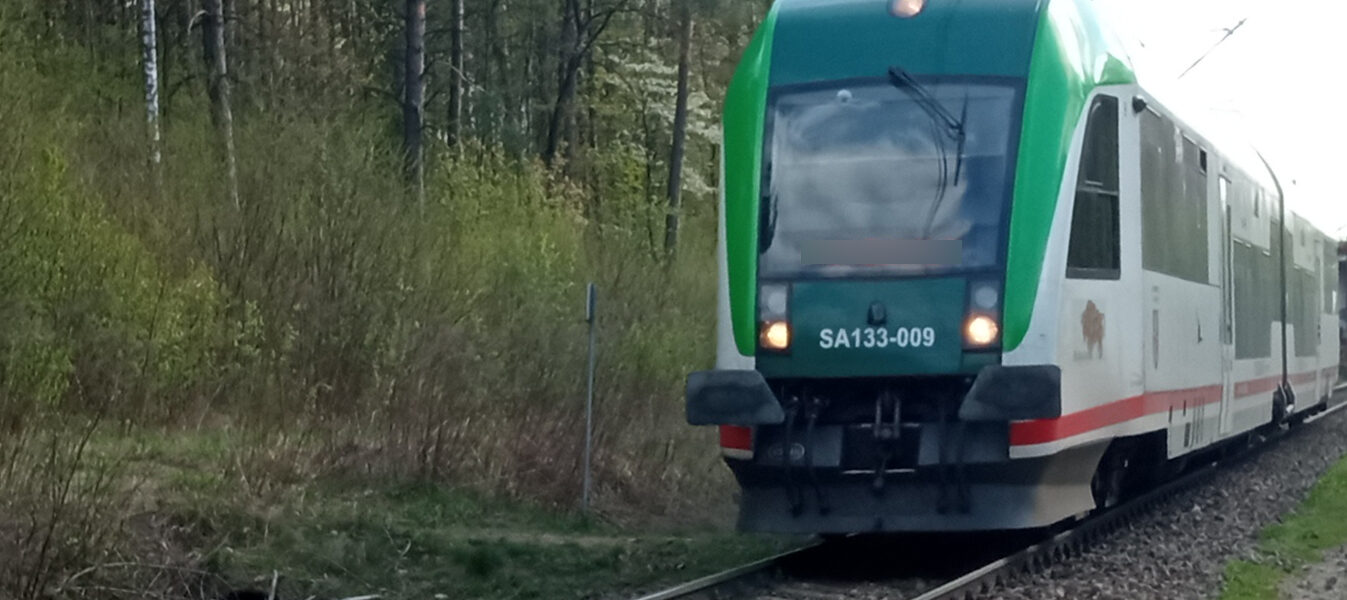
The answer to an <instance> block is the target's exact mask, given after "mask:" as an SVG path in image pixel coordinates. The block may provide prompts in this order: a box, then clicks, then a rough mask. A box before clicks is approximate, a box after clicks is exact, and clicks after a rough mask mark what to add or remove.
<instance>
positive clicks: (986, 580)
mask: <svg viewBox="0 0 1347 600" xmlns="http://www.w3.org/2000/svg"><path fill="white" fill-rule="evenodd" d="M1343 390H1347V385H1343V386H1339V387H1338V388H1337V389H1336V390H1335V393H1336V392H1340V391H1343ZM1343 408H1347V402H1344V403H1340V404H1337V405H1336V406H1331V407H1329V408H1326V409H1324V410H1322V411H1319V412H1318V413H1316V414H1314V415H1311V416H1309V417H1308V418H1306V419H1305V421H1304V422H1303V424H1305V425H1308V424H1310V423H1313V422H1315V421H1318V420H1319V419H1322V418H1324V417H1327V416H1329V415H1331V414H1333V413H1335V412H1337V411H1339V410H1341V409H1343ZM1299 430H1300V428H1298V427H1297V428H1294V429H1288V430H1285V431H1281V432H1279V433H1278V434H1277V435H1276V436H1275V437H1273V438H1271V439H1269V440H1267V442H1275V441H1280V440H1282V439H1283V438H1285V437H1286V436H1288V435H1291V434H1292V433H1296V432H1298V431H1299ZM1269 447H1270V445H1269V444H1268V443H1263V444H1259V445H1258V447H1257V448H1256V449H1257V450H1264V449H1267V448H1269ZM1251 456H1252V453H1250V452H1241V453H1239V454H1236V455H1234V456H1231V457H1226V458H1222V459H1217V460H1213V461H1211V462H1210V463H1208V464H1207V465H1206V466H1204V467H1202V468H1200V469H1198V470H1196V471H1193V472H1192V473H1189V474H1187V475H1183V476H1181V477H1179V478H1178V479H1175V480H1173V481H1170V482H1167V483H1165V484H1163V485H1161V486H1160V487H1157V488H1155V489H1154V490H1151V491H1149V492H1146V493H1145V494H1142V495H1141V496H1138V497H1137V498H1134V499H1132V500H1129V501H1128V502H1125V503H1123V504H1122V505H1119V506H1117V507H1115V508H1113V509H1111V510H1109V511H1107V512H1104V513H1102V514H1100V515H1098V516H1095V517H1091V518H1088V519H1086V520H1084V521H1081V522H1080V523H1079V524H1078V525H1076V526H1075V527H1073V528H1071V529H1069V530H1067V531H1064V532H1062V533H1059V534H1057V535H1055V536H1053V537H1052V538H1051V539H1049V540H1046V541H1043V542H1039V543H1037V544H1034V545H1032V546H1029V547H1027V548H1024V549H1023V550H1020V551H1018V552H1016V553H1014V554H1011V555H1010V556H1007V557H1005V558H1001V559H998V560H995V561H992V562H990V563H988V564H986V565H983V566H982V567H979V568H977V569H975V570H973V571H970V572H969V573H967V574H966V575H963V576H960V577H958V578H957V579H954V580H952V581H950V582H948V583H946V584H944V585H941V586H939V587H936V588H934V589H931V590H929V591H927V592H925V593H923V594H921V595H920V596H917V597H915V598H913V599H912V600H956V599H958V600H962V599H965V598H971V597H974V596H976V595H978V594H983V593H988V592H991V591H992V590H993V589H995V588H996V587H997V586H998V585H1001V584H1002V583H1004V582H1006V581H1008V580H1010V579H1011V578H1013V577H1015V576H1018V575H1020V574H1023V573H1026V572H1033V571H1038V570H1040V569H1041V568H1042V567H1044V566H1046V565H1048V564H1050V563H1051V562H1053V561H1055V560H1058V559H1062V558H1065V557H1069V556H1072V555H1075V554H1079V553H1081V552H1084V551H1085V550H1087V549H1088V547H1089V546H1090V545H1091V544H1092V543H1093V542H1094V541H1095V540H1096V539H1097V538H1098V536H1100V535H1103V534H1107V533H1109V532H1110V531H1113V530H1116V529H1117V528H1118V527H1121V526H1122V525H1124V524H1125V523H1126V522H1127V520H1128V519H1129V518H1131V517H1134V516H1136V515H1138V514H1140V513H1142V512H1143V511H1146V510H1148V509H1151V508H1153V507H1154V506H1155V505H1156V504H1159V503H1160V502H1163V501H1165V500H1167V499H1169V498H1171V497H1173V496H1174V495H1176V494H1178V493H1179V492H1182V491H1184V490H1185V489H1188V488H1191V487H1193V486H1195V485H1197V484H1199V483H1201V482H1203V481H1205V480H1206V479H1209V478H1211V477H1212V476H1214V475H1216V473H1218V472H1220V471H1221V468H1222V467H1225V466H1229V465H1231V464H1233V463H1235V462H1238V461H1240V460H1244V459H1246V458H1250V457H1251Z"/></svg>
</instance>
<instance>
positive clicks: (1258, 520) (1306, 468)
mask: <svg viewBox="0 0 1347 600" xmlns="http://www.w3.org/2000/svg"><path fill="white" fill-rule="evenodd" d="M1344 454H1347V410H1344V411H1339V412H1337V413H1335V414H1332V415H1329V416H1328V417H1325V418H1324V419H1321V420H1319V421H1317V422H1315V423H1311V424H1309V425H1307V426H1305V427H1304V429H1303V430H1302V431H1298V432H1296V433H1295V434H1294V435H1292V436H1289V437H1288V438H1286V439H1283V440H1281V441H1280V442H1279V443H1277V444H1275V445H1274V446H1273V447H1271V448H1267V449H1265V450H1263V451H1261V452H1259V453H1258V454H1257V455H1256V456H1254V457H1253V458H1251V459H1249V460H1247V461H1244V462H1242V463H1239V464H1236V465H1233V466H1230V467H1227V468H1224V469H1222V471H1221V472H1220V473H1217V474H1216V475H1215V476H1214V477H1212V478H1211V479H1210V480H1208V481H1207V482H1206V483H1204V484H1202V485H1199V486H1198V487H1197V488H1195V489H1193V490H1190V491H1187V492H1184V493H1182V494H1179V495H1178V496H1176V497H1175V498H1173V499H1171V500H1169V501H1167V502H1164V503H1163V504H1161V505H1159V506H1157V507H1155V508H1154V509H1152V510H1150V511H1147V512H1146V513H1145V514H1143V515H1140V516H1138V517H1136V518H1135V519H1133V520H1132V521H1131V522H1130V523H1129V524H1128V525H1127V526H1125V527H1123V528H1122V529H1120V530H1118V531H1117V532H1115V533H1114V534H1113V535H1112V536H1110V537H1109V538H1108V539H1107V540H1106V541H1102V542H1100V543H1098V544H1096V545H1095V546H1093V547H1092V548H1091V549H1090V550H1089V551H1088V552H1086V553H1085V554H1083V555H1081V556H1077V557H1074V558H1071V559H1068V560H1066V561H1064V562H1062V563H1060V564H1058V565H1055V566H1053V567H1051V568H1049V569H1047V570H1045V571H1043V572H1040V573H1037V574H1034V575H1031V576H1027V577H1023V578H1021V579H1019V580H1018V581H1016V582H1014V583H1013V584H1012V585H1010V586H1008V587H1006V588H1002V589H998V590H996V591H995V592H994V593H993V594H992V597H996V598H1034V599H1038V598H1129V599H1131V598H1213V597H1216V596H1218V595H1219V594H1220V591H1221V585H1222V579H1221V577H1222V573H1223V571H1224V569H1225V565H1226V563H1227V562H1229V561H1230V560H1233V559H1237V558H1250V557H1252V556H1253V553H1254V549H1255V547H1256V546H1257V534H1258V532H1259V531H1260V530H1261V529H1262V528H1263V527H1266V526H1267V525H1270V524H1272V523H1275V522H1276V521H1277V520H1278V518H1279V516H1280V515H1283V514H1285V513H1287V512H1289V511H1290V510H1292V509H1294V508H1295V507H1296V506H1297V505H1299V504H1300V502H1301V501H1302V500H1303V499H1304V498H1305V496H1306V494H1307V493H1308V492H1309V489H1310V487H1312V486H1313V485H1314V483H1315V481H1317V480H1318V478H1319V476H1320V475H1321V474H1322V473H1323V472H1324V470H1325V469H1327V468H1328V467H1329V466H1330V465H1332V464H1333V463H1334V462H1336V461H1337V460H1338V459H1339V458H1341V457H1342V456H1344Z"/></svg>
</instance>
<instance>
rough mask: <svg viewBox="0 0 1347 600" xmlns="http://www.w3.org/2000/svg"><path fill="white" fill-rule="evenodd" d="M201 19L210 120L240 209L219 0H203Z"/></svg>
mask: <svg viewBox="0 0 1347 600" xmlns="http://www.w3.org/2000/svg"><path fill="white" fill-rule="evenodd" d="M202 8H203V9H204V11H205V18H204V21H203V23H202V25H203V26H202V28H201V34H202V38H203V39H202V45H203V46H204V47H205V52H206V66H207V69H208V71H209V72H210V78H209V81H208V85H207V90H208V92H209V94H210V108H211V121H212V122H213V123H214V124H215V129H216V131H217V132H218V133H219V136H220V142H221V147H222V149H223V152H224V160H225V176H226V178H227V182H228V186H229V199H230V201H231V202H233V203H234V208H236V209H239V208H242V204H241V203H240V202H239V175H238V159H237V157H236V156H235V153H234V114H233V112H232V110H231V109H230V105H229V102H230V99H229V67H228V64H229V61H228V60H227V58H226V57H225V20H224V9H223V7H222V6H221V5H220V0H205V1H204V2H203V3H202Z"/></svg>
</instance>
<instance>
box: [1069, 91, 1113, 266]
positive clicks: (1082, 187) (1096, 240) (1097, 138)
mask: <svg viewBox="0 0 1347 600" xmlns="http://www.w3.org/2000/svg"><path fill="white" fill-rule="evenodd" d="M1118 229H1119V221H1118V99H1117V98H1114V97H1112V96H1105V95H1101V96H1097V97H1096V98H1095V99H1094V102H1093V103H1092V104H1091V105H1090V112H1089V116H1088V117H1087V118H1086V121H1085V139H1084V142H1083V143H1082V145H1081V154H1080V170H1079V172H1078V173H1077V175H1076V204H1075V210H1074V211H1073V213H1072V216H1071V243H1070V246H1069V249H1068V251H1067V261H1066V275H1067V277H1070V278H1074V279H1118V278H1119V276H1120V274H1121V267H1122V264H1121V262H1122V260H1121V254H1122V252H1121V244H1120V235H1119V230H1118Z"/></svg>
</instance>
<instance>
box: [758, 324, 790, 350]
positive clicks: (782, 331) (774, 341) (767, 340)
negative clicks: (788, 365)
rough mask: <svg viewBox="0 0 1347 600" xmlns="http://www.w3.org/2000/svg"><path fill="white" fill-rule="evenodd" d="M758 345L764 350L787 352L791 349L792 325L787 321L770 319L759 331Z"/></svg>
mask: <svg viewBox="0 0 1347 600" xmlns="http://www.w3.org/2000/svg"><path fill="white" fill-rule="evenodd" d="M758 345H760V346H762V347H763V349H764V350H772V351H774V352H785V351H786V350H788V349H790V325H788V324H786V322H785V321H768V322H765V323H763V324H762V329H761V330H760V331H759V333H758Z"/></svg>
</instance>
